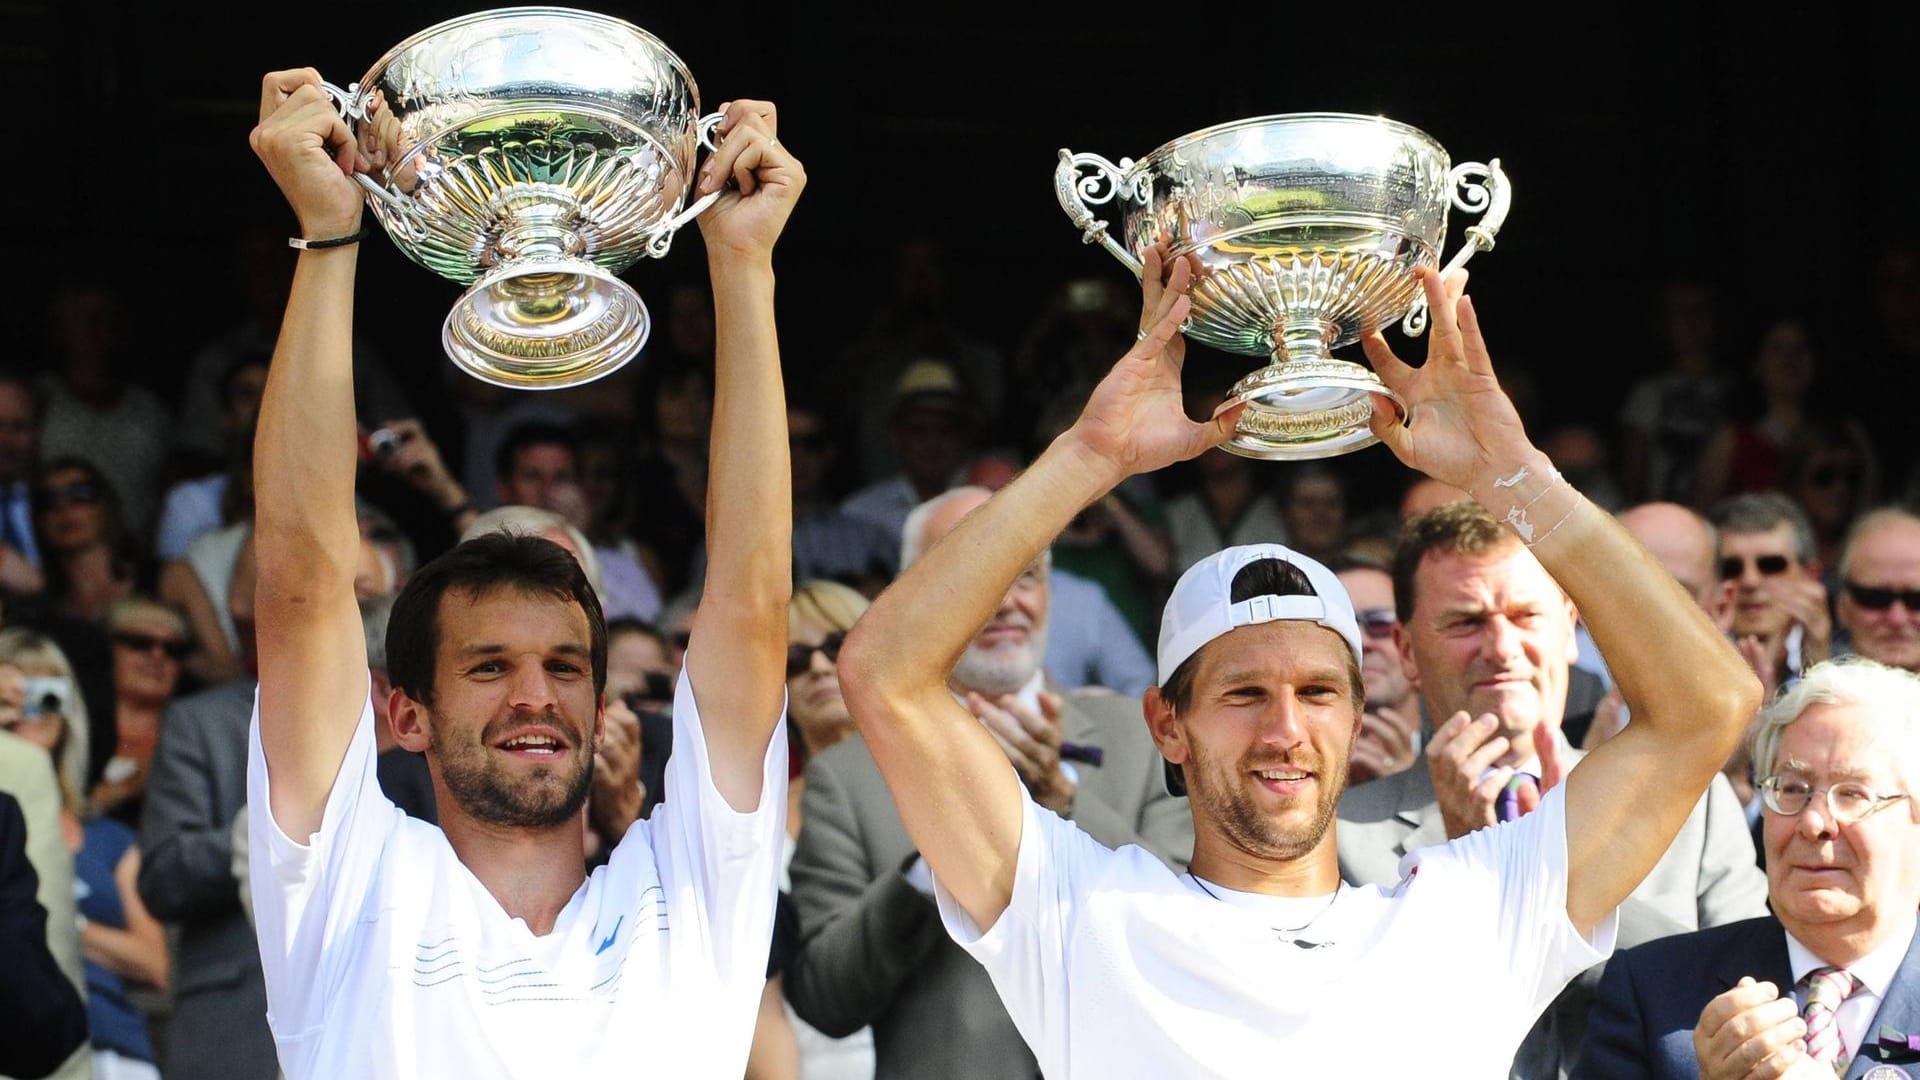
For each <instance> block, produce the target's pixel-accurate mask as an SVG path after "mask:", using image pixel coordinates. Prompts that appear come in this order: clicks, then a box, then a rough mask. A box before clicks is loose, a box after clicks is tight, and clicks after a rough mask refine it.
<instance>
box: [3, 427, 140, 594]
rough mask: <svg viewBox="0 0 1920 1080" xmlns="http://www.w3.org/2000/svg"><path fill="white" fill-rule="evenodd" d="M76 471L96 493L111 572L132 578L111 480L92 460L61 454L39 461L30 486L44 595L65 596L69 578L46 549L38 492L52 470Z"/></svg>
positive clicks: (133, 571)
mask: <svg viewBox="0 0 1920 1080" xmlns="http://www.w3.org/2000/svg"><path fill="white" fill-rule="evenodd" d="M62 472H77V473H82V474H84V475H85V477H86V479H85V480H84V481H82V482H83V483H86V484H89V485H92V486H93V487H94V488H96V489H97V490H98V491H99V492H100V514H101V523H100V541H101V543H103V544H105V545H106V548H107V551H108V552H109V553H111V555H112V558H113V570H114V574H115V575H116V576H119V577H135V576H137V571H136V567H135V562H136V560H135V559H134V557H133V554H132V552H131V551H130V550H129V546H128V545H129V538H128V536H127V531H126V528H125V527H124V526H123V525H122V523H121V520H120V493H119V492H118V491H115V490H114V487H113V483H112V481H110V480H108V479H107V477H106V475H105V474H104V473H102V472H101V471H100V470H99V469H98V468H96V467H95V466H94V464H93V462H91V461H88V460H86V459H85V458H78V457H73V456H71V455H63V456H61V457H57V458H54V459H52V460H50V461H43V462H41V463H40V465H39V467H38V468H36V469H34V471H33V480H32V483H31V486H30V490H31V491H32V496H33V517H34V523H33V538H34V540H35V542H37V543H38V544H39V545H40V550H41V554H42V556H43V558H42V560H41V561H42V563H43V564H44V565H43V569H44V570H45V571H46V575H47V588H46V593H47V595H48V596H56V597H65V596H66V593H67V589H68V588H70V587H71V586H72V585H73V580H72V579H71V578H70V577H68V576H67V568H66V564H65V563H64V562H63V561H62V560H61V559H59V558H56V557H54V555H53V553H52V552H50V551H48V550H47V546H46V544H47V537H46V532H45V530H43V529H41V527H40V515H41V513H42V512H43V511H44V510H45V507H44V505H43V503H42V499H41V495H42V493H43V492H45V490H46V487H47V478H48V477H51V476H52V475H53V474H55V473H62Z"/></svg>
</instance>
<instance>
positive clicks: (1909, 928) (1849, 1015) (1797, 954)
mask: <svg viewBox="0 0 1920 1080" xmlns="http://www.w3.org/2000/svg"><path fill="white" fill-rule="evenodd" d="M1915 922H1916V920H1915V918H1914V917H1912V916H1909V917H1908V919H1907V924H1906V926H1904V927H1902V928H1901V929H1899V930H1896V931H1895V932H1894V933H1893V934H1891V935H1889V936H1888V938H1887V939H1886V940H1885V941H1882V942H1881V943H1880V944H1879V945H1877V946H1875V948H1874V950H1873V951H1872V952H1870V953H1868V954H1867V955H1865V956H1863V957H1861V958H1860V959H1859V960H1857V961H1855V962H1854V963H1851V964H1848V965H1847V970H1848V971H1849V972H1851V973H1852V974H1853V977H1854V978H1856V979H1858V980H1860V989H1858V990H1855V991H1854V992H1853V993H1852V994H1851V995H1849V996H1848V998H1847V1000H1845V1001H1843V1002H1841V1003H1840V1008H1839V1009H1838V1010H1836V1011H1835V1012H1834V1019H1835V1021H1836V1022H1838V1023H1839V1025H1840V1049H1841V1053H1842V1054H1845V1055H1846V1056H1847V1057H1848V1058H1851V1057H1853V1055H1855V1054H1857V1053H1859V1052H1860V1047H1861V1045H1862V1044H1863V1043H1864V1042H1865V1041H1866V1039H1867V1037H1868V1036H1869V1035H1871V1034H1872V1032H1871V1031H1870V1030H1869V1025H1871V1024H1872V1023H1873V1015H1874V1014H1875V1013H1877V1012H1879V1011H1880V999H1881V998H1883V997H1885V996H1886V994H1887V987H1889V986H1891V985H1893V977H1894V976H1895V975H1897V974H1899V972H1900V962H1901V961H1903V960H1905V959H1906V958H1907V949H1908V947H1909V946H1911V945H1912V944H1913V931H1914V924H1915ZM1787 963H1788V964H1789V965H1791V967H1792V968H1793V984H1794V985H1793V1001H1794V1004H1796V1005H1798V1006H1800V1008H1801V1009H1803V1010H1804V1009H1805V1008H1806V1007H1807V994H1806V991H1804V990H1802V989H1800V980H1801V979H1804V978H1806V977H1807V972H1809V971H1812V970H1814V969H1815V968H1822V967H1827V966H1828V964H1827V962H1826V961H1825V960H1822V959H1820V958H1819V957H1818V956H1815V955H1814V954H1813V950H1812V949H1809V948H1807V947H1806V946H1805V945H1802V944H1800V941H1799V939H1798V938H1795V937H1794V936H1793V935H1792V934H1788V935H1787Z"/></svg>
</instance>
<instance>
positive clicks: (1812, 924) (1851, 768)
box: [1761, 704, 1920, 963]
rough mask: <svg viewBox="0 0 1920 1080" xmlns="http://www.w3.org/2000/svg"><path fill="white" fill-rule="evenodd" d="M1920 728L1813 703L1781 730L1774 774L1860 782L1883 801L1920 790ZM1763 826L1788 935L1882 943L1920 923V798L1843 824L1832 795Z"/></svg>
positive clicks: (1778, 910)
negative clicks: (1882, 936)
mask: <svg viewBox="0 0 1920 1080" xmlns="http://www.w3.org/2000/svg"><path fill="white" fill-rule="evenodd" d="M1911 731H1912V728H1911V727H1910V725H1909V724H1908V723H1906V722H1905V721H1904V720H1902V719H1898V718H1884V717H1876V716H1875V715H1874V714H1873V711H1872V710H1871V709H1870V708H1869V707H1868V706H1864V705H1855V704H1839V705H1835V704H1816V705H1812V706H1809V707H1808V708H1807V710H1806V711H1805V712H1803V713H1801V714H1800V717H1799V719H1797V720H1795V721H1793V722H1792V723H1790V724H1788V725H1787V726H1786V727H1785V728H1783V729H1782V730H1781V732H1780V748H1779V750H1778V751H1777V752H1776V753H1775V755H1774V760H1773V762H1772V763H1771V769H1770V770H1769V772H1770V774H1771V775H1791V776H1794V777H1797V778H1799V779H1801V780H1804V781H1806V782H1807V783H1808V784H1810V785H1812V786H1813V787H1815V788H1825V787H1827V786H1828V785H1830V784H1836V783H1840V782H1842V781H1854V782H1857V783H1860V784H1864V785H1865V786H1866V787H1868V788H1870V789H1872V790H1873V792H1874V793H1875V794H1878V795H1891V794H1896V793H1901V792H1911V791H1912V790H1913V788H1912V783H1913V781H1914V776H1913V774H1912V768H1913V761H1914V757H1915V750H1914V748H1913V746H1912V745H1911V743H1910V742H1909V741H1907V737H1910V735H1911ZM1762 822H1763V825H1762V834H1761V837H1762V846H1763V847H1764V848H1765V851H1766V857H1767V893H1768V898H1769V899H1770V900H1771V901H1772V905H1773V910H1774V913H1775V914H1776V915H1778V916H1779V917H1780V921H1781V923H1782V924H1783V925H1785V926H1786V928H1787V931H1788V932H1789V933H1791V934H1793V936H1794V937H1796V938H1798V939H1799V940H1801V941H1803V942H1807V943H1809V945H1810V946H1811V945H1812V944H1813V943H1816V942H1822V943H1825V942H1842V941H1846V940H1848V939H1852V940H1854V941H1856V942H1871V941H1874V940H1877V937H1878V935H1877V933H1876V931H1878V930H1880V929H1882V928H1885V927H1889V926H1892V925H1897V924H1899V923H1902V922H1904V921H1905V920H1908V919H1911V918H1913V912H1914V909H1915V908H1916V907H1917V906H1920V806H1916V805H1915V801H1914V800H1913V799H1912V798H1907V799H1902V800H1899V801H1897V802H1891V803H1887V804H1885V805H1884V806H1883V807H1881V808H1880V809H1879V810H1878V811H1876V812H1874V813H1871V814H1868V815H1867V816H1866V817H1865V818H1863V819H1862V820H1860V821H1857V822H1854V823H1853V824H1851V825H1840V824H1837V823H1836V822H1835V821H1834V820H1833V818H1832V817H1831V816H1830V814H1829V813H1828V810H1827V803H1826V794H1825V792H1824V791H1822V792H1820V793H1819V794H1816V795H1815V796H1814V797H1813V799H1812V801H1811V802H1809V803H1808V805H1807V808H1806V809H1805V810H1802V811H1801V812H1800V813H1798V814H1795V815H1793V816H1791V817H1788V816H1786V815H1783V814H1778V813H1775V812H1774V811H1773V809H1772V808H1771V807H1769V808H1767V809H1766V810H1764V811H1763V818H1762ZM1815 951H1816V952H1819V953H1820V955H1821V956H1823V957H1825V958H1827V959H1828V960H1829V961H1830V962H1832V963H1846V962H1848V961H1847V960H1846V959H1844V958H1843V957H1841V956H1839V955H1829V952H1830V951H1833V952H1837V949H1832V948H1830V949H1821V948H1816V949H1815Z"/></svg>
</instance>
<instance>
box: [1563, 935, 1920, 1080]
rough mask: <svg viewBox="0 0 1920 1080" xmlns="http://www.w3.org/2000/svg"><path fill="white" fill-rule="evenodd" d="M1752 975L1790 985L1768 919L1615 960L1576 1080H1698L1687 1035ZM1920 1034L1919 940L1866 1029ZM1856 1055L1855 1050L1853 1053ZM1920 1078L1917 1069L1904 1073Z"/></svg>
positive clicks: (1854, 1073)
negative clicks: (1710, 1005)
mask: <svg viewBox="0 0 1920 1080" xmlns="http://www.w3.org/2000/svg"><path fill="white" fill-rule="evenodd" d="M1748 975H1751V976H1753V978H1754V979H1755V980H1757V981H1760V982H1771V983H1773V984H1774V985H1775V986H1778V987H1780V988H1781V989H1782V990H1783V991H1784V990H1786V989H1787V988H1788V987H1791V986H1792V985H1793V969H1792V968H1791V967H1790V966H1789V964H1788V962H1787V934H1786V931H1785V930H1783V929H1782V928H1781V926H1780V921H1779V920H1778V919H1775V918H1774V917H1773V916H1771V915H1768V916H1765V917H1762V918H1758V919H1748V920H1746V921H1745V922H1737V923H1730V924H1728V925H1726V926H1716V927H1714V928H1712V929H1710V930H1700V931H1697V932H1695V933H1691V934H1682V935H1680V936H1678V937H1670V938H1665V939H1663V940H1660V941H1655V942H1651V943H1649V944H1646V945H1642V946H1640V947H1639V948H1636V949H1628V950H1627V951H1625V952H1623V953H1620V954H1619V955H1617V956H1615V957H1614V958H1613V960H1612V961H1611V962H1609V963H1608V964H1607V973H1606V974H1605V975H1603V976H1602V977H1601V979H1600V996H1599V1000H1597V1001H1596V1002H1595V1003H1594V1007H1593V1013H1592V1015H1591V1016H1589V1018H1588V1021H1587V1038H1586V1041H1585V1042H1584V1043H1583V1044H1581V1047H1580V1058H1579V1063H1578V1064H1577V1065H1576V1066H1575V1067H1574V1072H1573V1075H1574V1077H1575V1078H1576V1080H1580V1078H1592V1080H1636V1078H1643V1077H1644V1078H1646V1080H1656V1078H1657V1080H1682V1078H1684V1080H1698V1077H1699V1075H1700V1069H1699V1064H1698V1062H1696V1061H1695V1060H1694V1057H1693V1026H1694V1025H1695V1024H1697V1023H1699V1021H1700V1013H1701V1011H1702V1010H1704V1009H1705V1008H1706V1007H1707V1002H1709V1001H1712V1000H1713V999H1714V998H1715V997H1718V996H1719V995H1720V994H1722V993H1724V992H1726V991H1727V990H1731V989H1732V988H1733V986H1734V984H1736V983H1738V982H1739V981H1740V980H1741V978H1742V977H1744V976H1748ZM1882 1025H1886V1026H1889V1027H1894V1028H1898V1029H1899V1030H1900V1031H1903V1032H1908V1033H1911V1032H1914V1031H1916V1030H1920V935H1915V937H1914V940H1913V944H1912V945H1911V946H1909V947H1908V949H1907V958H1906V959H1905V960H1903V961H1901V962H1900V970H1899V972H1898V973H1897V974H1896V975H1894V977H1893V983H1892V985H1890V986H1888V987H1887V996H1886V997H1885V998H1883V999H1881V1002H1880V1011H1879V1012H1878V1013H1876V1014H1875V1015H1874V1018H1873V1021H1872V1023H1870V1024H1868V1025H1867V1032H1868V1033H1869V1036H1871V1035H1872V1034H1873V1033H1875V1032H1878V1031H1879V1030H1880V1028H1881V1026H1882ZM1856 1049H1857V1048H1856ZM1875 1064H1877V1062H1875V1061H1874V1060H1872V1058H1871V1057H1870V1056H1869V1055H1867V1054H1859V1053H1856V1054H1855V1055H1854V1059H1853V1062H1852V1064H1850V1065H1849V1066H1848V1067H1847V1071H1846V1072H1845V1073H1844V1074H1842V1075H1844V1076H1847V1077H1860V1076H1864V1075H1865V1074H1866V1073H1867V1072H1868V1071H1869V1070H1871V1069H1872V1068H1873V1067H1874V1065H1875ZM1904 1067H1905V1068H1906V1069H1907V1070H1909V1072H1910V1073H1911V1074H1912V1075H1916V1076H1920V1066H1915V1065H1906V1066H1904Z"/></svg>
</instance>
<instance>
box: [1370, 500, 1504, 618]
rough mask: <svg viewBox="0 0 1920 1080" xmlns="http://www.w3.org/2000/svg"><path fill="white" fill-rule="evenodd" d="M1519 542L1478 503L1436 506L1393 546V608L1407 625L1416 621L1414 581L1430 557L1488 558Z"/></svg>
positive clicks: (1406, 528)
mask: <svg viewBox="0 0 1920 1080" xmlns="http://www.w3.org/2000/svg"><path fill="white" fill-rule="evenodd" d="M1519 542H1520V541H1519V538H1518V537H1516V536H1514V535H1513V534H1512V533H1510V532H1508V531H1507V529H1506V526H1504V525H1502V524H1500V522H1499V521H1497V520H1495V518H1494V516H1493V515H1492V514H1489V513H1488V512H1487V511H1486V508H1484V507H1482V506H1481V505H1480V504H1479V503H1476V502H1466V501H1462V502H1453V503H1448V504H1446V505H1445V506H1436V507H1434V508H1433V509H1431V510H1429V511H1427V512H1426V513H1424V514H1420V515H1418V516H1416V517H1414V518H1413V519H1412V520H1410V521H1408V522H1407V523H1406V525H1404V526H1402V527H1401V529H1400V541H1399V543H1397V544H1395V545H1394V546H1393V607H1394V614H1396V615H1398V616H1399V617H1400V621H1401V622H1403V623H1406V622H1412V621H1413V602H1414V600H1416V599H1417V597H1415V595H1414V579H1415V577H1416V575H1418V574H1419V572H1420V563H1421V562H1422V561H1424V560H1425V559H1426V557H1427V553H1428V552H1431V551H1438V552H1440V553H1441V554H1443V555H1485V554H1486V553H1488V552H1490V551H1493V550H1495V549H1497V548H1501V547H1504V546H1506V545H1507V544H1510V543H1519Z"/></svg>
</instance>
